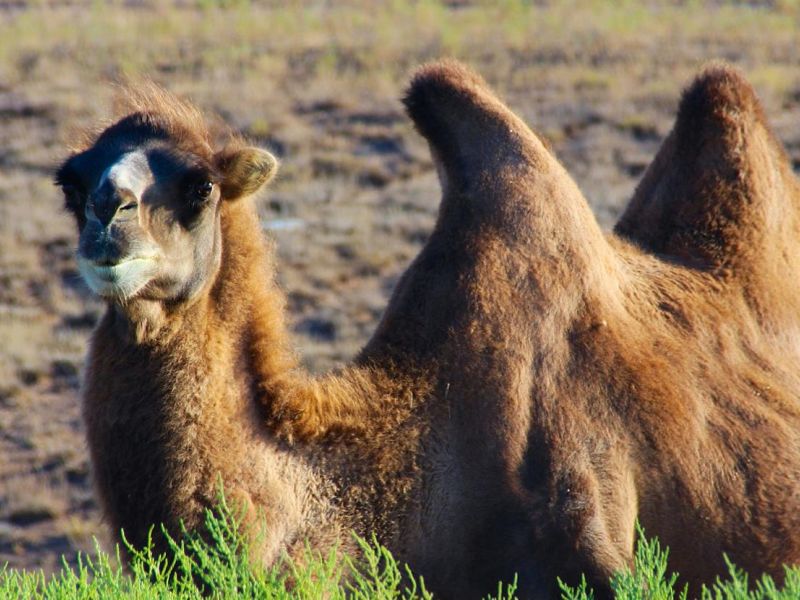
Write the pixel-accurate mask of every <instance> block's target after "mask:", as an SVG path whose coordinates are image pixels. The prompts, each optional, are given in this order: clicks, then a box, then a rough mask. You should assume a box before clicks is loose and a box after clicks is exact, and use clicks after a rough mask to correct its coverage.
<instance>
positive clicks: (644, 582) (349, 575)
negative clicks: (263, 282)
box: [0, 497, 800, 600]
mask: <svg viewBox="0 0 800 600" xmlns="http://www.w3.org/2000/svg"><path fill="white" fill-rule="evenodd" d="M241 523H242V521H241V518H240V517H239V516H237V511H236V510H235V509H233V508H232V507H231V506H230V505H229V504H228V503H227V502H226V501H225V499H224V497H223V498H222V501H221V503H220V505H219V508H218V509H217V510H216V511H207V512H206V516H205V528H206V531H205V536H204V538H203V537H201V536H200V535H198V534H197V533H192V532H186V531H184V532H183V535H182V537H181V539H180V540H175V539H173V538H172V537H170V536H169V535H168V534H166V533H165V535H167V538H168V541H169V544H170V546H171V548H172V550H173V557H172V558H171V559H169V560H168V559H167V558H165V557H164V556H156V555H155V554H154V552H153V546H152V543H151V544H149V545H148V546H146V547H145V548H142V549H136V548H132V547H131V546H130V545H127V544H126V546H127V551H128V552H129V554H130V557H131V562H130V570H129V571H126V570H125V569H124V568H123V567H122V566H121V565H122V559H121V552H120V550H119V548H117V551H116V553H115V554H114V555H113V556H112V555H109V554H108V553H106V552H103V551H102V550H101V549H100V548H99V547H98V548H97V549H96V551H95V555H94V556H93V557H88V556H80V557H79V561H78V566H77V567H75V568H69V567H68V566H67V565H66V564H65V566H64V568H63V569H62V570H61V572H60V573H59V574H57V575H54V576H52V577H50V578H49V579H48V578H46V577H45V576H44V575H43V574H42V573H41V572H32V571H15V570H11V569H8V568H7V567H5V568H3V569H2V570H0V598H26V599H31V600H33V599H38V598H41V599H47V600H77V599H104V598H114V599H131V600H133V599H137V600H140V599H141V600H145V599H159V600H172V599H175V600H178V599H181V600H190V599H197V600H200V599H202V598H209V597H210V598H219V599H226V598H270V599H271V598H299V599H304V598H307V599H317V598H330V599H333V600H340V599H341V600H344V599H353V600H388V599H390V598H391V599H394V598H400V599H408V600H411V599H421V600H425V599H430V598H432V595H431V593H430V592H428V590H427V589H426V588H425V582H424V580H423V579H422V578H421V577H417V576H416V575H414V574H413V573H412V572H411V570H410V569H409V568H408V567H407V566H406V565H403V564H400V563H398V562H397V560H395V559H394V557H393V556H392V555H391V553H390V552H389V551H388V550H387V549H386V548H384V547H383V546H381V545H380V544H379V543H378V541H377V540H376V539H374V538H373V539H372V540H370V541H366V540H362V539H359V540H358V543H359V545H360V546H361V550H362V556H361V557H360V558H359V559H358V560H353V559H351V558H350V557H347V556H340V555H339V554H337V552H336V551H335V550H333V551H331V552H329V553H328V554H327V555H320V554H319V553H315V552H313V551H311V550H310V549H308V550H306V553H305V557H304V558H303V560H301V561H298V562H291V561H288V560H285V561H283V562H281V563H280V564H278V565H276V566H274V567H273V568H271V569H269V570H264V569H260V568H256V567H253V566H252V563H251V557H250V556H249V553H248V545H247V543H246V542H245V539H244V537H243V535H242V534H241V528H242V524H241ZM668 554H669V551H668V549H663V550H662V549H661V547H660V545H659V542H658V540H657V539H647V538H646V537H645V536H644V532H643V531H642V530H639V542H638V543H637V549H636V556H635V567H634V569H633V570H632V571H624V572H620V573H618V574H616V575H615V576H614V577H613V578H612V580H611V588H612V589H613V590H614V594H615V597H616V598H619V599H620V600H639V599H641V600H671V599H673V598H679V599H681V600H685V599H686V598H687V590H686V588H681V587H680V586H679V585H678V575H677V574H675V573H672V574H670V573H669V572H668V568H667V558H668ZM728 566H729V575H728V578H727V579H725V580H717V582H715V583H714V584H713V585H712V586H711V587H707V588H703V590H702V593H701V597H702V599H703V600H757V599H769V600H779V599H780V600H783V599H786V600H788V599H797V598H800V567H796V568H787V569H786V579H785V582H784V584H783V586H782V587H780V586H778V585H777V584H776V583H775V581H774V580H773V579H772V578H770V577H769V576H762V577H761V579H759V580H757V581H756V582H755V583H754V584H751V583H750V581H749V579H748V576H747V574H746V573H744V572H742V571H741V570H739V569H737V568H736V567H735V566H734V565H733V564H731V563H729V564H728ZM559 586H560V588H561V597H562V599H563V600H588V599H590V598H593V597H594V592H593V591H592V590H591V589H590V588H589V587H588V585H587V583H586V580H585V579H583V580H582V581H581V583H580V584H579V585H578V586H576V587H571V586H569V585H567V584H565V583H563V582H561V581H559ZM490 598H496V599H497V600H505V599H508V600H510V599H512V598H516V584H515V583H514V582H512V583H511V584H503V583H499V584H498V586H497V591H496V593H495V594H494V595H493V596H490Z"/></svg>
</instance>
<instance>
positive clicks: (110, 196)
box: [57, 114, 275, 303]
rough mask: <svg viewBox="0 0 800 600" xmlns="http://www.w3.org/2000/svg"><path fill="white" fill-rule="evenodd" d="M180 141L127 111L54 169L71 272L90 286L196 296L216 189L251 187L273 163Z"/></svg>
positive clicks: (215, 236) (212, 253) (130, 294)
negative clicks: (71, 251)
mask: <svg viewBox="0 0 800 600" xmlns="http://www.w3.org/2000/svg"><path fill="white" fill-rule="evenodd" d="M189 141H191V142H192V143H191V144H188V143H186V140H185V139H181V138H180V137H178V136H176V135H175V133H174V132H172V131H170V129H169V127H167V126H165V125H164V124H159V123H154V122H153V119H151V118H150V119H148V117H147V115H141V114H135V115H131V116H128V117H126V118H125V119H122V120H121V121H120V122H118V123H117V124H115V125H113V126H111V127H110V128H108V129H106V130H105V131H104V132H103V133H102V134H101V135H100V136H99V138H98V140H97V142H96V143H95V144H94V145H93V146H92V147H91V148H88V149H86V150H84V151H83V152H79V153H77V154H75V155H73V156H72V157H70V158H69V159H68V160H67V161H66V162H65V163H64V165H63V166H62V167H61V168H60V169H59V171H58V175H57V181H58V184H59V185H60V186H61V187H62V189H63V190H64V194H65V199H66V205H67V208H68V209H69V210H70V211H71V212H72V213H73V215H74V216H75V218H76V221H77V224H78V228H79V230H80V241H79V244H78V265H79V268H80V272H81V275H82V276H83V278H84V279H85V280H86V283H87V284H88V285H89V287H90V288H91V289H92V290H93V291H94V292H95V293H96V294H98V295H99V296H101V297H103V298H106V299H108V300H111V301H119V302H120V303H125V302H128V301H129V300H130V299H132V298H134V297H141V298H144V299H148V300H158V301H163V300H170V301H176V300H177V301H183V300H188V299H191V298H193V297H195V296H196V294H197V293H198V291H199V290H201V289H202V288H203V287H204V285H205V284H206V283H207V282H208V281H209V280H210V279H211V277H212V275H213V273H215V272H216V269H217V268H218V266H219V260H220V256H221V239H220V225H219V209H220V204H221V202H222V201H223V198H224V200H235V199H237V198H238V197H240V196H242V195H244V194H246V193H253V192H254V191H257V190H258V189H259V188H260V187H261V185H263V183H264V182H265V181H266V179H267V178H268V177H269V176H271V173H272V172H273V171H274V168H275V160H274V159H273V158H272V156H271V155H269V154H268V153H266V152H264V151H261V150H258V149H254V148H239V149H236V150H234V151H225V152H220V153H217V154H212V153H211V152H210V150H209V148H208V147H207V146H206V145H205V144H203V143H202V142H198V140H189ZM181 142H183V143H181Z"/></svg>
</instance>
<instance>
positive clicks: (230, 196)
mask: <svg viewBox="0 0 800 600" xmlns="http://www.w3.org/2000/svg"><path fill="white" fill-rule="evenodd" d="M215 162H216V164H217V169H218V170H219V172H220V173H221V175H222V182H221V183H220V187H221V189H222V197H223V198H224V199H225V200H237V199H238V198H241V197H243V196H250V195H251V194H255V193H256V192H257V191H258V190H260V189H261V188H262V187H263V186H264V185H266V184H267V183H269V181H271V180H272V178H273V177H275V173H277V171H278V161H277V159H276V158H275V157H274V156H273V155H272V154H270V153H269V152H267V151H266V150H262V149H260V148H253V147H247V148H236V149H234V150H223V151H221V152H220V153H219V154H217V156H216V157H215Z"/></svg>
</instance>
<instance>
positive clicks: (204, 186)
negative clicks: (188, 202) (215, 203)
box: [194, 180, 214, 200]
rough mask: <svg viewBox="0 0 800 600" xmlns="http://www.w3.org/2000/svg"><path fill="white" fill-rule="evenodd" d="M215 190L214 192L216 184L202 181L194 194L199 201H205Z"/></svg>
mask: <svg viewBox="0 0 800 600" xmlns="http://www.w3.org/2000/svg"><path fill="white" fill-rule="evenodd" d="M213 190H214V183H213V182H211V181H208V180H205V181H201V182H200V183H198V184H197V186H196V187H195V190H194V193H195V195H196V196H197V197H198V198H199V199H201V200H205V199H207V198H208V197H209V196H210V195H211V192H212V191H213Z"/></svg>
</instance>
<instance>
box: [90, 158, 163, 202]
mask: <svg viewBox="0 0 800 600" xmlns="http://www.w3.org/2000/svg"><path fill="white" fill-rule="evenodd" d="M153 178H154V177H153V171H152V169H151V168H150V161H149V159H148V157H147V155H146V154H145V152H144V151H143V150H134V151H132V152H126V153H124V154H122V155H121V156H120V157H119V158H117V160H116V161H115V162H114V163H112V164H111V165H109V166H108V167H107V168H106V170H105V171H103V174H102V175H101V176H100V179H99V181H98V182H97V189H100V188H101V187H103V186H104V185H105V184H106V182H108V183H109V184H111V185H112V186H113V187H115V188H116V189H126V190H129V191H131V192H133V194H134V195H135V196H136V197H137V198H139V197H141V195H142V194H143V193H144V190H145V189H146V188H147V186H148V185H150V184H151V183H152V182H153Z"/></svg>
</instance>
